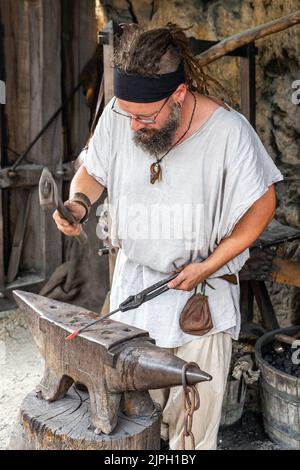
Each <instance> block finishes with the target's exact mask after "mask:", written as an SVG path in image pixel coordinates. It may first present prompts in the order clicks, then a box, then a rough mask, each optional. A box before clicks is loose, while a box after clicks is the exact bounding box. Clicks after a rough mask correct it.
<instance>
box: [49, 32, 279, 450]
mask: <svg viewBox="0 0 300 470" xmlns="http://www.w3.org/2000/svg"><path fill="white" fill-rule="evenodd" d="M113 62H114V67H115V84H114V86H115V97H114V98H113V99H112V100H111V102H110V103H109V104H108V105H107V106H106V108H105V110H104V112H103V114H102V116H101V118H100V120H99V123H98V125H97V128H96V130H95V133H94V135H93V137H92V139H91V141H90V143H89V147H88V150H87V154H86V157H85V160H84V164H83V166H82V167H81V168H80V169H79V171H78V172H77V173H76V175H75V177H74V179H73V181H72V184H71V189H70V199H69V201H68V202H67V205H68V207H69V208H70V209H71V210H72V212H73V214H74V216H75V217H76V218H77V220H78V221H79V224H78V225H76V226H70V225H69V224H68V223H67V222H66V221H65V220H63V219H62V218H61V217H60V216H59V214H58V213H57V212H56V213H55V214H54V219H55V221H56V223H57V226H58V228H59V229H60V230H61V231H62V232H63V233H65V234H66V235H71V236H74V235H78V234H79V232H80V230H81V227H80V222H82V221H83V220H84V219H85V218H86V215H87V213H88V211H89V206H90V203H95V202H96V201H97V200H98V198H99V197H100V195H101V193H102V191H103V188H105V187H106V188H107V190H108V197H109V202H110V216H111V223H112V225H111V239H112V244H113V246H116V247H118V248H119V251H118V256H117V261H116V266H115V271H114V278H113V283H112V289H111V298H110V301H111V304H110V307H111V310H113V309H115V308H117V307H118V305H119V304H120V303H121V302H122V301H123V300H124V299H126V298H127V297H128V296H129V295H132V294H135V293H137V292H139V291H141V290H143V289H145V288H146V287H148V286H150V285H152V284H153V283H155V282H157V281H160V280H161V279H163V278H165V277H167V275H169V274H170V273H172V272H174V271H176V272H177V273H178V276H177V277H176V278H175V279H174V280H173V281H171V282H170V283H169V284H168V285H169V287H170V289H169V290H168V291H167V292H165V293H164V294H162V295H160V296H158V297H156V298H154V299H152V300H151V301H150V302H147V303H145V304H143V305H142V306H141V307H140V308H138V309H136V310H131V311H128V312H124V313H118V314H116V315H114V316H113V317H112V318H114V319H115V320H118V321H122V322H124V323H127V324H129V325H134V326H136V327H139V328H142V329H145V330H147V331H149V333H150V336H151V337H153V338H154V339H155V340H156V343H157V345H158V346H161V347H164V348H170V349H171V350H172V351H173V353H174V354H176V355H178V356H179V357H181V358H183V359H184V360H186V361H188V362H190V361H191V362H197V363H198V364H199V366H200V368H201V369H202V370H204V371H206V372H208V373H209V374H211V375H212V376H213V380H212V381H211V382H206V383H202V384H200V385H198V389H199V392H200V395H201V406H200V409H199V410H198V411H197V412H196V413H195V415H194V425H193V433H194V435H195V443H196V449H197V450H200V449H215V448H216V445H217V433H218V427H219V423H220V418H221V409H222V400H223V395H224V391H225V386H226V380H227V376H228V371H229V367H230V360H231V339H232V338H234V339H237V338H238V335H239V330H240V311H239V284H238V272H239V271H240V269H241V268H242V266H243V264H244V263H245V262H246V260H247V259H248V257H249V250H248V248H249V246H250V245H251V244H252V243H253V242H254V241H255V240H256V239H257V238H258V236H259V235H260V234H261V233H262V231H263V230H264V229H265V227H266V226H267V224H268V223H269V222H270V221H271V219H272V217H273V215H274V212H275V206H276V198H275V190H274V183H275V182H277V181H280V180H281V179H282V175H281V173H280V172H279V171H278V169H277V168H276V166H275V165H274V163H273V161H272V159H271V157H270V156H269V155H268V153H267V152H266V150H265V148H264V147H263V145H262V143H261V141H260V139H259V137H258V135H257V134H256V133H255V131H254V130H253V128H252V127H251V125H250V124H249V123H248V121H247V120H246V118H245V117H244V116H242V115H241V114H240V113H238V112H237V111H236V110H235V109H233V107H231V106H228V105H225V104H223V103H222V101H221V100H218V99H215V98H212V97H211V96H210V95H209V91H211V90H213V89H215V90H217V92H220V91H224V90H223V89H222V87H221V86H220V85H219V84H218V83H217V82H216V81H215V80H213V79H211V77H209V76H207V75H206V74H204V72H203V71H202V69H201V67H200V66H199V65H198V62H197V60H196V58H195V57H193V55H192V54H191V52H190V50H189V45H188V40H187V37H186V35H185V34H184V32H183V30H182V29H180V28H179V27H177V26H176V25H171V24H168V25H167V26H166V27H164V28H158V29H153V30H149V31H143V30H142V29H140V28H137V27H136V26H135V27H134V28H130V27H127V28H126V30H125V32H124V34H123V36H122V37H121V40H120V43H119V46H118V47H117V49H116V53H115V55H114V58H113ZM228 274H231V276H232V275H233V278H234V280H235V282H233V283H232V282H228V278H226V276H225V278H224V275H228ZM207 279H209V282H208V283H207V285H206V292H205V293H206V295H207V296H208V301H209V308H210V312H211V317H212V323H213V326H212V328H211V329H210V330H209V331H208V332H207V333H206V334H204V335H202V336H195V335H191V334H189V333H187V332H185V331H183V330H182V329H181V328H180V325H179V317H180V314H181V312H182V309H183V308H184V306H185V304H186V302H187V301H188V299H189V298H190V297H191V295H193V291H194V289H197V288H198V289H201V287H203V286H204V285H205V282H204V281H206V280H207ZM231 279H232V277H231ZM182 393H183V392H182V387H176V388H172V389H171V390H159V391H151V395H152V398H153V399H154V400H155V401H157V402H158V403H160V405H161V406H162V409H163V423H162V430H161V432H162V437H163V438H164V439H169V442H170V448H171V449H179V448H180V442H181V436H182V433H183V429H184V409H183V399H182V398H183V397H182Z"/></svg>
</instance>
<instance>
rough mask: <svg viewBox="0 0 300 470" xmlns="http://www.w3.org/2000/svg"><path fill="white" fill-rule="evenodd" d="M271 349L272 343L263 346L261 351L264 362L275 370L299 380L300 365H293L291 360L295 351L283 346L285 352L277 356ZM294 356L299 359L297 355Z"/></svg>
mask: <svg viewBox="0 0 300 470" xmlns="http://www.w3.org/2000/svg"><path fill="white" fill-rule="evenodd" d="M273 347H274V346H273V343H270V344H268V345H266V346H265V348H264V351H263V358H264V360H265V361H267V362H268V363H269V364H270V365H271V366H273V367H275V368H276V369H279V370H281V371H282V372H285V373H286V374H289V375H292V376H294V377H298V378H300V364H294V363H293V360H292V355H293V353H294V352H295V351H296V349H292V348H291V346H285V351H283V352H282V353H279V354H278V353H276V352H275V351H274V349H273ZM296 356H297V357H298V358H299V354H296ZM294 362H295V361H294Z"/></svg>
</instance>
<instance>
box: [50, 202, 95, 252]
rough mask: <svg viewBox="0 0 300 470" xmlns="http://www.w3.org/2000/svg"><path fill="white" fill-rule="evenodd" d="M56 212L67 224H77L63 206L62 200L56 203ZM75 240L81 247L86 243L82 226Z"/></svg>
mask: <svg viewBox="0 0 300 470" xmlns="http://www.w3.org/2000/svg"><path fill="white" fill-rule="evenodd" d="M57 210H58V212H59V213H60V215H61V216H62V217H63V218H64V219H66V220H67V221H68V222H69V224H72V225H74V224H77V223H78V222H77V221H76V220H75V217H74V216H73V214H72V212H71V211H70V210H69V209H68V208H67V207H66V206H65V205H64V203H63V202H62V200H61V199H60V198H59V199H58V201H57ZM75 238H76V240H78V242H79V243H80V244H81V245H84V244H85V243H86V242H87V239H88V238H87V234H86V233H85V231H84V230H83V228H82V226H81V232H80V234H79V235H77V237H75Z"/></svg>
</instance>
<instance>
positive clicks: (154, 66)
mask: <svg viewBox="0 0 300 470" xmlns="http://www.w3.org/2000/svg"><path fill="white" fill-rule="evenodd" d="M120 26H121V28H122V35H121V36H119V38H118V40H117V45H116V48H115V53H114V55H113V59H112V64H113V66H114V67H117V68H119V69H120V70H122V71H123V72H125V73H128V74H134V75H141V76H143V77H158V76H159V75H161V74H165V73H170V72H175V71H176V70H177V68H178V66H179V64H180V62H181V61H183V64H184V71H185V77H186V83H187V87H188V89H189V90H191V91H195V92H198V93H201V94H203V95H211V96H216V95H220V96H221V98H223V96H222V95H225V97H226V98H227V99H229V100H230V102H231V103H234V100H233V97H232V95H231V93H230V92H229V91H228V90H226V89H225V88H224V87H223V86H222V85H221V84H220V83H219V82H218V81H217V80H215V79H214V78H213V77H211V76H210V75H208V74H206V73H205V72H204V71H203V69H202V67H201V65H200V63H199V61H198V59H197V57H195V56H194V55H193V53H192V51H191V49H190V45H189V40H188V38H187V36H186V34H185V32H184V31H186V30H188V29H190V28H180V27H179V26H177V25H176V24H173V23H167V25H166V26H164V27H162V28H156V29H150V30H145V29H144V28H142V27H140V26H139V25H137V24H123V25H120Z"/></svg>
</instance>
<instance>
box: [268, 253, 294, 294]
mask: <svg viewBox="0 0 300 470" xmlns="http://www.w3.org/2000/svg"><path fill="white" fill-rule="evenodd" d="M273 267H274V269H275V270H274V272H273V273H272V276H271V280H272V281H274V282H277V283H278V284H287V285H289V286H295V287H300V262H299V261H291V260H289V259H282V258H275V259H274V261H273Z"/></svg>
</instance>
